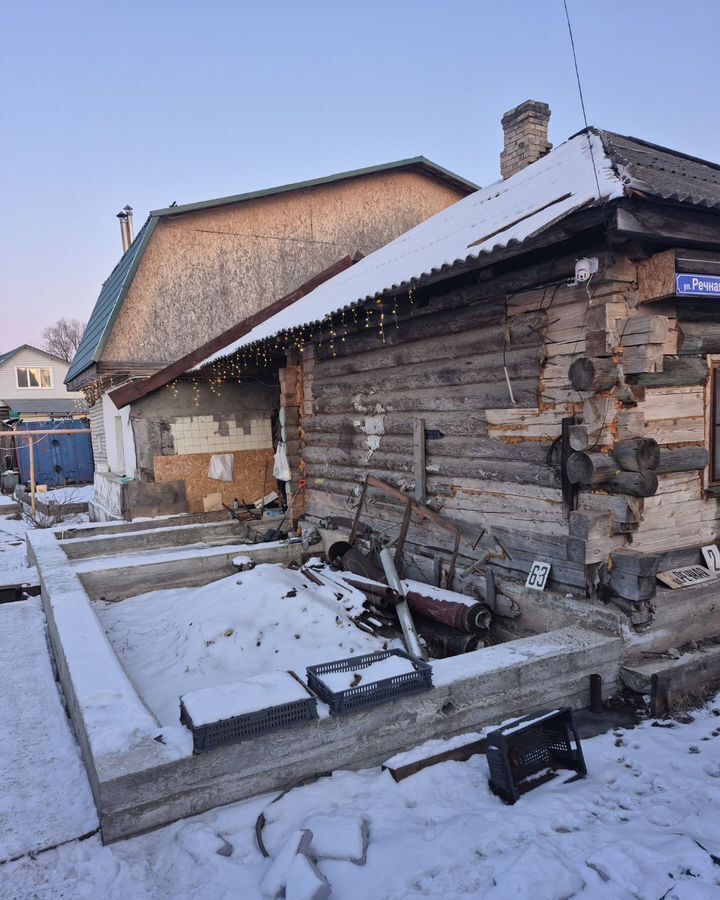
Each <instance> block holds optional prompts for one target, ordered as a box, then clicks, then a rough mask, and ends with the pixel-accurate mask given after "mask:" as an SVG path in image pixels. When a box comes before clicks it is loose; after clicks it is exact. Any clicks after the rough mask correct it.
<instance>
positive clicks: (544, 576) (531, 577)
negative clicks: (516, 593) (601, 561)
mask: <svg viewBox="0 0 720 900" xmlns="http://www.w3.org/2000/svg"><path fill="white" fill-rule="evenodd" d="M719 562H720V556H719ZM549 574H550V563H546V562H540V560H537V559H536V560H535V562H534V563H533V564H532V567H531V568H530V572H529V574H528V577H527V581H526V582H525V587H529V588H535V589H536V590H538V591H544V590H545V585H546V583H547V580H548V575H549Z"/></svg>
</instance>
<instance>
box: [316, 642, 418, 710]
mask: <svg viewBox="0 0 720 900" xmlns="http://www.w3.org/2000/svg"><path fill="white" fill-rule="evenodd" d="M389 656H401V657H402V658H403V659H409V660H410V662H411V663H412V664H413V667H414V669H415V671H414V672H403V673H402V674H401V675H393V676H392V677H391V678H383V679H382V680H381V681H371V682H369V683H368V684H359V685H358V686H357V687H353V688H348V689H347V690H344V691H337V692H336V691H331V690H330V688H329V687H327V685H326V684H325V683H324V682H323V681H322V676H323V675H327V674H329V673H330V672H356V671H359V670H362V669H366V668H367V667H368V666H370V665H372V664H373V663H375V662H378V661H379V660H381V659H387V658H388V657H389ZM307 683H308V687H309V688H310V690H311V691H313V692H314V693H315V694H317V695H318V697H319V698H320V699H321V700H324V701H325V703H327V704H328V706H329V707H330V713H331V715H333V716H340V715H343V714H344V713H348V712H352V711H353V710H354V709H358V708H360V707H365V706H375V705H376V704H378V703H386V702H387V701H388V700H393V699H394V698H395V697H401V696H403V695H404V694H412V693H415V692H416V691H427V690H429V689H430V688H432V686H433V683H432V666H430V665H428V663H426V662H424V661H423V660H421V659H416V658H415V657H414V656H410V655H409V654H408V653H405V652H404V651H403V650H380V651H378V652H377V653H366V654H364V655H363V656H355V657H351V658H349V659H338V660H335V662H328V663H321V664H320V665H317V666H308V667H307Z"/></svg>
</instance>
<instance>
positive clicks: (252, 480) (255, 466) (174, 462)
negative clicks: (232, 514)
mask: <svg viewBox="0 0 720 900" xmlns="http://www.w3.org/2000/svg"><path fill="white" fill-rule="evenodd" d="M213 455H214V454H212V453H189V454H187V455H186V456H156V457H155V458H154V459H153V470H154V472H155V481H175V480H176V479H182V480H183V481H184V482H185V485H186V488H187V498H188V506H189V509H190V512H191V513H196V512H203V497H206V496H207V495H208V494H216V493H218V492H222V495H223V503H225V504H226V505H227V506H232V502H233V500H234V499H235V497H237V498H238V499H240V500H245V502H246V503H254V502H255V501H256V500H259V499H260V497H262V496H263V494H264V493H265V494H267V493H268V492H269V491H272V490H274V489H275V479H274V478H273V473H272V472H273V451H272V450H270V449H267V450H236V451H235V452H234V453H233V457H234V459H235V461H234V463H233V481H232V482H230V481H216V480H215V479H214V478H208V466H209V465H210V457H211V456H213ZM263 478H265V481H266V487H265V490H264V491H263Z"/></svg>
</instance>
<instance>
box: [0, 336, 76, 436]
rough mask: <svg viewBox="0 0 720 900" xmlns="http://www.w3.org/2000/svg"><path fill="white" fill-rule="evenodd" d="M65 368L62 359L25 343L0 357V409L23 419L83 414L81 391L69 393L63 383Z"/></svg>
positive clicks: (67, 364)
mask: <svg viewBox="0 0 720 900" xmlns="http://www.w3.org/2000/svg"><path fill="white" fill-rule="evenodd" d="M68 367H69V363H67V362H66V361H65V360H64V359H60V357H58V356H53V355H52V354H50V353H46V352H45V351H44V350H38V349H37V348H36V347H31V346H30V345H29V344H23V345H22V347H17V348H16V349H15V350H10V351H9V352H8V353H3V354H0V409H7V410H8V411H9V413H17V414H19V415H20V416H21V417H22V418H23V419H25V420H27V419H48V418H58V417H60V416H62V417H66V416H77V415H80V414H83V413H84V408H85V398H84V396H83V394H82V392H78V391H73V392H70V391H68V390H67V389H66V387H65V385H64V383H63V382H64V379H65V375H66V374H67V370H68ZM9 413H6V415H7V414H9ZM85 414H86V413H85Z"/></svg>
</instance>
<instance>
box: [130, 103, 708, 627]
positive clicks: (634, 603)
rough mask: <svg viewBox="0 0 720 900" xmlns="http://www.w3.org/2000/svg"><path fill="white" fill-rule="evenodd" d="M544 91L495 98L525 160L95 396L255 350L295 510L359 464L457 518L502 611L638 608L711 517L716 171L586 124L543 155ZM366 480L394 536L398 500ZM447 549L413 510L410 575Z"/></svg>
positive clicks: (313, 503)
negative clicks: (296, 493)
mask: <svg viewBox="0 0 720 900" xmlns="http://www.w3.org/2000/svg"><path fill="white" fill-rule="evenodd" d="M543 106H544V105H543V104H533V103H532V102H530V101H529V102H528V104H523V106H521V107H518V109H517V110H514V111H512V113H511V114H508V115H510V116H512V115H515V117H516V119H517V118H518V117H520V118H521V119H523V117H524V120H527V121H526V127H525V131H524V132H522V129H521V132H522V133H524V134H525V135H526V136H527V134H530V137H529V138H528V140H527V141H526V142H525V146H530V148H531V149H532V148H533V146H534V147H535V150H534V152H535V159H533V158H532V157H531V158H529V159H526V160H520V162H517V160H516V162H517V164H516V166H515V169H514V170H513V169H512V167H511V170H510V171H507V165H505V170H506V172H505V174H506V177H505V180H503V181H501V182H498V183H497V184H494V185H491V186H489V187H488V188H484V189H482V190H480V191H478V192H477V193H475V194H473V195H471V196H470V197H468V198H466V199H464V200H461V201H460V202H458V203H456V204H455V205H454V206H453V207H451V208H450V209H448V210H446V211H445V212H443V213H440V214H439V215H437V216H435V217H433V218H432V219H430V220H429V221H428V222H425V223H423V224H421V225H419V226H417V227H416V228H414V229H412V230H411V231H410V232H408V233H407V234H406V235H404V236H402V237H400V238H398V239H397V240H395V241H393V242H392V243H391V244H389V245H387V246H386V247H384V248H382V249H381V250H379V251H377V252H375V253H373V254H371V255H370V256H368V257H366V258H364V259H362V260H360V261H359V262H357V263H355V264H354V265H352V266H351V267H350V268H348V269H346V270H345V271H344V272H342V273H340V274H339V275H337V276H336V277H334V278H332V279H330V280H329V281H327V282H325V283H324V284H322V285H320V286H318V287H317V288H315V289H314V290H312V291H311V292H310V293H308V294H307V295H306V296H304V297H302V298H300V299H298V300H297V301H296V302H295V303H293V304H292V305H291V306H289V307H288V308H287V309H284V310H283V311H281V312H279V313H277V314H276V315H274V316H273V317H271V318H270V319H269V320H267V321H265V322H262V323H260V324H257V323H256V322H254V323H251V324H252V327H250V326H248V327H247V328H245V329H243V328H242V327H239V328H238V329H235V330H234V331H233V334H232V335H229V336H230V337H232V338H233V340H232V341H227V342H226V343H225V345H224V346H223V347H222V348H221V349H220V350H218V343H220V344H222V341H220V342H218V341H216V342H215V343H214V344H213V346H212V348H210V349H211V350H212V353H208V347H207V346H206V347H205V348H203V347H201V348H199V349H198V351H196V353H194V354H190V355H189V356H188V357H185V358H184V359H183V360H182V361H180V362H179V363H178V364H177V365H175V366H174V367H168V370H166V371H165V373H164V374H163V373H160V378H159V379H158V378H156V380H155V381H154V382H153V384H152V385H149V386H145V387H144V386H143V384H142V383H134V384H132V385H129V386H127V387H125V388H120V389H119V390H117V391H115V392H114V395H113V399H114V402H115V403H116V404H117V405H118V406H119V407H120V406H123V405H126V404H129V403H137V402H138V401H139V400H140V398H141V397H142V396H143V392H145V393H147V392H149V391H150V390H152V389H156V388H157V387H158V385H159V384H161V383H167V382H169V381H170V380H171V379H177V378H180V379H182V378H188V377H192V378H195V379H197V378H203V377H205V378H209V379H214V380H215V382H216V383H218V384H220V385H221V387H220V389H221V390H222V389H228V390H229V389H234V390H242V376H241V375H240V377H239V381H238V378H237V377H236V376H237V373H238V372H242V371H244V370H246V369H247V367H248V366H250V365H259V366H261V367H262V366H265V367H266V368H267V369H270V370H272V369H273V368H274V369H275V370H277V371H278V383H279V392H280V397H279V402H280V405H281V406H282V407H283V408H284V417H285V422H286V431H287V448H288V453H289V457H290V462H291V466H292V470H293V481H294V484H295V485H296V486H297V483H298V482H299V481H300V480H302V481H304V482H306V485H307V487H306V489H305V492H304V512H305V515H306V516H308V517H311V518H312V519H313V520H314V521H324V520H326V519H327V518H328V517H329V516H333V515H345V516H347V515H351V514H352V513H353V512H354V508H355V506H356V504H357V495H358V493H359V490H360V487H361V484H362V483H363V481H364V479H365V477H366V475H368V474H373V475H375V476H377V477H379V478H381V479H383V480H385V481H387V482H388V483H390V484H392V485H395V486H396V487H399V488H401V489H402V490H403V491H406V492H407V493H409V494H410V495H412V496H414V497H416V498H418V499H419V500H421V502H425V503H427V504H428V506H430V507H431V508H433V509H435V510H438V511H440V512H441V513H442V514H443V515H445V516H448V517H449V518H450V519H452V520H453V521H455V522H457V523H458V524H459V525H460V526H461V528H462V532H463V542H462V545H461V559H460V563H459V565H458V574H457V576H456V581H455V585H454V586H455V587H456V588H462V589H464V590H470V589H474V590H476V591H477V592H478V594H480V595H481V596H487V595H488V593H489V574H490V572H492V575H493V579H492V580H493V581H494V582H496V583H497V585H498V594H497V597H498V600H497V604H498V605H497V607H496V611H497V612H499V613H500V614H505V615H515V614H517V612H518V606H517V605H516V601H519V602H520V604H521V608H522V611H523V613H524V615H525V616H526V618H527V621H528V625H529V624H530V620H532V621H533V622H534V623H538V622H543V621H545V620H543V614H541V613H540V612H538V611H542V610H543V609H544V610H545V611H546V612H547V616H546V617H545V618H546V620H547V621H549V619H550V618H552V610H553V609H556V608H557V605H558V604H562V603H565V602H566V603H573V604H574V603H575V602H576V601H577V600H584V601H586V602H587V601H590V603H591V604H592V605H593V607H594V608H596V609H599V608H601V607H602V606H603V605H604V604H611V606H612V608H613V609H614V610H617V609H620V610H621V611H623V612H625V613H627V615H628V617H629V622H631V623H632V624H633V625H635V626H636V627H640V628H642V627H645V626H647V625H648V624H649V623H650V622H651V621H652V618H653V604H654V603H655V602H656V595H657V591H658V582H657V580H656V574H657V572H658V571H663V570H664V569H667V568H672V567H673V566H675V565H678V564H690V563H700V562H701V557H700V548H701V546H703V545H706V544H712V543H714V542H715V541H716V540H717V539H718V536H719V535H720V509H719V508H718V499H717V498H718V496H720V440H718V438H720V402H718V398H719V397H720V381H719V380H718V379H720V375H719V374H718V368H720V294H718V296H713V293H712V292H713V291H716V290H717V289H718V288H717V287H716V285H719V284H720V278H718V277H715V278H713V277H712V276H720V168H719V167H718V166H717V165H715V164H713V163H709V162H705V161H702V160H697V159H694V158H691V157H688V156H685V155H683V154H681V153H678V152H675V151H672V150H668V149H666V148H661V147H657V146H654V145H652V144H648V143H646V142H644V141H640V140H637V139H634V138H626V137H622V136H619V135H616V134H612V133H610V132H606V131H600V130H597V129H588V130H586V131H583V132H580V133H579V134H578V135H575V136H574V137H573V138H571V139H570V140H569V141H567V142H566V143H564V144H562V145H561V146H559V147H558V148H556V149H555V150H552V151H550V152H547V147H548V145H547V140H546V138H547V116H549V110H547V107H544V109H543ZM544 110H547V114H545V112H544ZM538 117H539V119H540V120H541V121H542V120H544V128H545V131H544V132H543V131H542V128H541V129H540V132H539V137H538V131H537V128H536V125H537V120H538ZM506 118H507V117H506ZM528 121H529V124H528ZM504 124H506V123H505V120H504ZM511 124H513V123H511ZM521 124H522V123H521ZM514 125H515V126H517V121H514ZM528 129H530V131H529V132H528ZM543 134H544V136H543ZM509 136H510V139H511V140H515V141H517V140H518V130H517V127H515V130H514V131H513V130H512V129H511V128H509V127H508V126H507V125H506V147H505V151H504V157H505V159H506V160H507V159H508V158H510V157H512V156H513V148H512V146H510V147H509V146H508V140H509ZM533 141H535V144H533ZM515 156H516V157H517V154H515ZM527 162H529V163H531V164H530V165H526V163H527ZM579 260H580V261H581V263H580V265H578V261H579ZM576 272H577V273H578V274H579V276H580V277H577V278H576ZM586 275H587V276H588V277H587V278H586V277H585V276H586ZM684 275H689V276H696V280H697V279H699V283H700V287H699V288H697V287H696V289H695V291H694V292H693V291H691V290H690V289H689V288H688V290H687V291H684V288H683V285H685V284H686V280H685V279H684V278H682V277H681V276H684ZM690 284H691V286H692V282H690ZM703 290H704V292H703ZM190 369H192V370H193V371H192V373H191V375H188V374H182V373H184V372H185V373H186V372H188V370H190ZM371 500H372V502H370V503H368V504H367V508H366V509H365V510H364V511H363V517H364V519H365V520H366V521H367V522H368V523H369V524H371V525H373V526H374V527H376V529H377V530H378V531H379V532H381V533H390V534H391V533H392V528H393V527H395V526H398V525H399V523H400V519H401V514H402V511H401V509H399V508H398V507H397V506H396V505H393V504H392V503H390V502H388V501H387V499H386V498H383V497H381V496H371ZM446 558H447V548H444V547H443V546H442V544H441V542H439V541H438V540H437V536H432V535H428V533H427V532H425V531H423V530H422V529H421V528H420V527H419V526H416V525H415V523H413V525H412V526H411V528H410V531H409V533H408V538H407V552H406V558H405V563H406V567H407V571H408V574H409V575H410V576H411V577H418V575H420V576H422V577H424V578H426V579H427V580H434V579H435V578H437V575H438V572H439V571H441V570H442V565H443V559H446ZM537 560H539V561H543V562H546V563H549V565H550V574H549V580H548V583H547V588H546V591H545V592H544V593H541V592H539V591H534V592H533V591H527V590H523V589H522V586H523V585H524V583H525V580H526V578H527V576H528V573H529V571H530V569H531V567H532V565H533V562H534V561H537ZM573 608H575V609H576V608H577V607H576V606H575V607H573ZM588 608H589V607H588ZM531 609H532V610H534V612H531ZM712 609H714V607H712ZM718 615H719V614H718V612H717V610H715V611H714V612H711V613H710V612H709V613H708V617H707V620H706V622H705V625H704V627H705V629H706V630H708V629H711V630H712V629H713V628H714V629H715V632H717V631H720V620H718V618H717V617H718ZM547 621H545V624H546V625H547ZM715 632H713V633H715Z"/></svg>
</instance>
